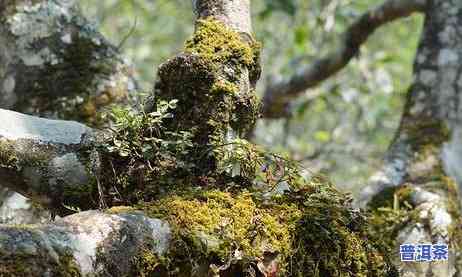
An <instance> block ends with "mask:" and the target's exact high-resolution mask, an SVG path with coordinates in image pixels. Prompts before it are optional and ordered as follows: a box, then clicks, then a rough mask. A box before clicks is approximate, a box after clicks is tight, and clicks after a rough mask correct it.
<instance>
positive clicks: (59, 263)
mask: <svg viewBox="0 0 462 277" xmlns="http://www.w3.org/2000/svg"><path fill="white" fill-rule="evenodd" d="M170 233H171V231H170V227H169V225H168V223H166V222H163V221H161V220H158V219H151V218H147V217H145V216H144V215H143V214H142V213H137V212H130V213H126V212H125V213H120V214H110V213H103V212H98V211H86V212H81V213H78V214H75V215H72V216H68V217H66V218H63V219H59V220H57V221H56V222H54V223H53V224H44V225H19V226H16V225H0V254H1V255H0V276H134V275H131V274H132V273H133V272H132V270H135V269H136V267H137V266H139V265H137V260H136V257H137V256H141V255H143V254H144V253H148V252H152V253H155V254H158V255H161V254H163V253H164V252H165V251H166V250H167V247H168V244H169V242H170Z"/></svg>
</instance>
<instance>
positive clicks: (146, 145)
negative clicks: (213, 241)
mask: <svg viewBox="0 0 462 277" xmlns="http://www.w3.org/2000/svg"><path fill="white" fill-rule="evenodd" d="M176 102H177V101H176V100H172V101H168V102H167V101H163V100H159V101H158V102H157V103H156V109H155V111H153V112H144V111H136V110H134V109H132V108H127V107H116V108H113V109H112V111H111V113H110V117H111V118H112V120H113V122H114V125H113V127H111V128H110V130H111V134H109V136H108V138H107V139H105V140H104V142H103V143H102V144H101V148H102V151H104V152H106V153H107V154H108V155H106V156H107V159H106V160H105V166H107V167H108V168H109V169H110V170H108V172H112V173H113V174H112V175H111V176H107V177H108V178H107V182H106V183H107V186H106V187H107V189H108V191H109V195H111V197H110V199H109V202H110V203H111V202H113V201H114V199H113V198H117V199H116V202H118V201H122V202H123V203H125V204H132V203H133V202H136V201H137V200H139V199H144V197H145V196H146V197H150V195H151V193H153V194H155V193H156V192H158V191H159V187H157V188H156V189H153V187H155V186H154V184H155V183H157V184H158V183H162V182H165V183H168V182H170V181H171V180H170V178H174V177H175V174H174V173H175V172H178V171H179V170H187V169H188V165H189V163H187V161H188V160H189V159H188V157H187V156H188V154H190V153H191V152H192V150H191V149H192V148H193V143H192V141H191V137H192V134H191V133H190V132H188V131H184V130H181V131H172V130H168V129H167V128H165V122H166V121H167V120H174V119H173V113H172V110H173V109H175V108H176ZM145 191H146V192H148V193H146V195H144V192H145ZM109 195H108V197H109Z"/></svg>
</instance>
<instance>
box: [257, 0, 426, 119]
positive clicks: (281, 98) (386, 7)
mask: <svg viewBox="0 0 462 277" xmlns="http://www.w3.org/2000/svg"><path fill="white" fill-rule="evenodd" d="M426 5H427V1H426V0H388V1H385V2H384V3H383V4H382V5H380V6H378V7H376V8H374V9H371V10H369V11H367V12H366V13H364V14H363V15H362V16H361V17H360V18H359V19H358V20H356V21H355V22H354V23H353V24H352V25H351V26H350V27H349V28H348V29H347V31H346V32H345V33H344V34H343V39H342V43H341V45H340V47H339V48H338V49H336V50H334V51H333V52H331V53H329V54H327V55H326V56H325V57H323V58H320V59H318V60H315V61H314V62H313V63H311V64H310V65H308V66H306V67H305V68H303V69H301V70H300V71H299V72H298V73H296V74H295V75H294V76H292V77H290V78H289V79H286V80H282V81H280V82H277V83H273V84H269V85H268V86H267V88H266V90H265V94H264V98H263V116H264V117H268V118H277V117H281V116H284V115H285V114H286V113H287V111H286V106H287V104H288V102H289V101H290V100H292V99H294V98H295V97H297V96H299V95H300V94H301V93H303V92H304V91H305V90H306V89H309V88H312V87H315V86H317V85H319V84H320V83H321V82H322V81H324V80H326V79H327V78H329V77H331V76H332V75H334V74H335V73H337V72H338V71H340V70H341V69H342V68H343V67H345V66H346V65H347V64H348V63H349V61H350V60H351V59H352V58H353V57H355V56H356V55H357V54H358V52H359V49H360V47H361V45H362V44H363V43H364V42H365V41H366V40H367V38H368V37H369V36H370V35H371V34H372V33H373V32H374V31H375V30H376V29H377V28H378V27H380V26H382V25H383V24H386V23H389V22H391V21H394V20H396V19H399V18H402V17H407V16H409V15H411V14H412V13H414V12H423V11H425V8H426Z"/></svg>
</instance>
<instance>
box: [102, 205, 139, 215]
mask: <svg viewBox="0 0 462 277" xmlns="http://www.w3.org/2000/svg"><path fill="white" fill-rule="evenodd" d="M134 211H136V209H135V208H133V207H130V206H114V207H111V208H110V209H108V210H107V211H106V212H107V213H110V214H121V213H132V212H134Z"/></svg>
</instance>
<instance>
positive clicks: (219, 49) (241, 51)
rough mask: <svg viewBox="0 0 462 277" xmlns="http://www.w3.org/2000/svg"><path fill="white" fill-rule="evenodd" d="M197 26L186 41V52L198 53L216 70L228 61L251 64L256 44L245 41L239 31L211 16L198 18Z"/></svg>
mask: <svg viewBox="0 0 462 277" xmlns="http://www.w3.org/2000/svg"><path fill="white" fill-rule="evenodd" d="M197 26H198V27H197V30H196V32H195V33H194V36H193V38H191V39H190V40H188V41H186V44H185V51H186V52H187V53H191V54H196V55H199V56H200V57H201V59H203V60H204V61H205V62H207V63H208V64H210V65H214V66H215V69H216V70H217V69H218V68H219V67H221V66H223V65H224V64H226V63H229V62H232V63H235V64H238V65H244V66H247V67H251V66H253V64H254V62H255V55H256V54H258V53H255V51H254V50H255V48H257V46H254V45H251V44H249V43H247V42H245V41H244V40H243V39H242V38H241V36H240V35H239V33H237V32H235V31H233V30H231V29H230V28H229V27H227V26H225V25H224V24H223V23H221V22H220V21H218V20H214V19H213V18H209V19H204V20H199V21H198V22H197Z"/></svg>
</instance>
